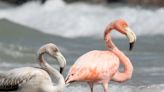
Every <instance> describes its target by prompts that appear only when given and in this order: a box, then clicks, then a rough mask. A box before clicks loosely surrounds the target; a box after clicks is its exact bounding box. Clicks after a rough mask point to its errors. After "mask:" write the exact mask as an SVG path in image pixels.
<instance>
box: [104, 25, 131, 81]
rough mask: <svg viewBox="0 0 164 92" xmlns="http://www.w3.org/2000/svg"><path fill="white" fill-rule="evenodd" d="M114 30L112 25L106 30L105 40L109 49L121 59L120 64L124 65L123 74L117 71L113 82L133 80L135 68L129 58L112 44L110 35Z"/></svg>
mask: <svg viewBox="0 0 164 92" xmlns="http://www.w3.org/2000/svg"><path fill="white" fill-rule="evenodd" d="M113 29H114V28H113V27H112V25H110V26H108V27H107V28H106V30H105V33H104V40H105V42H106V46H107V48H108V49H110V50H111V51H112V52H113V53H114V54H115V55H116V56H117V57H118V58H119V60H120V63H121V64H123V65H124V70H123V72H120V71H117V72H116V74H115V75H114V76H113V78H112V80H114V81H118V82H123V81H125V80H128V79H130V78H131V76H132V72H133V66H132V63H131V62H130V60H129V58H128V57H127V56H126V55H125V54H124V53H123V52H121V51H120V50H119V49H118V48H117V47H116V46H115V44H114V43H113V42H112V39H111V37H110V36H109V35H108V34H109V33H110V32H111V31H112V30H113Z"/></svg>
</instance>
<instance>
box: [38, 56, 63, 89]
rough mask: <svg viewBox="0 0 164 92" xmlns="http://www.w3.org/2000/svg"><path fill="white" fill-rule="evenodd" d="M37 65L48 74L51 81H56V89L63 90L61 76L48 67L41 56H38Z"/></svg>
mask: <svg viewBox="0 0 164 92" xmlns="http://www.w3.org/2000/svg"><path fill="white" fill-rule="evenodd" d="M38 60H39V64H40V66H41V68H42V69H44V70H45V71H47V72H48V74H49V75H50V76H51V78H52V79H56V80H58V85H56V88H61V89H63V88H64V85H65V81H64V78H63V76H62V75H61V74H60V73H59V72H58V71H57V70H56V69H54V68H53V67H52V66H51V65H49V64H48V63H47V62H46V60H45V59H44V56H43V54H40V55H39V58H38Z"/></svg>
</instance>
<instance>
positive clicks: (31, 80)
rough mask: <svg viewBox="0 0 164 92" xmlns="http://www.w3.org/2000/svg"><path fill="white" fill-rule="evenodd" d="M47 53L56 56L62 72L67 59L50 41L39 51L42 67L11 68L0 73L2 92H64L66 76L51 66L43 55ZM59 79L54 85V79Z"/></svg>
mask: <svg viewBox="0 0 164 92" xmlns="http://www.w3.org/2000/svg"><path fill="white" fill-rule="evenodd" d="M45 53H47V54H49V55H50V56H52V57H54V58H56V59H57V60H58V62H59V64H60V69H61V70H60V72H62V70H63V68H64V67H65V65H66V60H65V58H64V57H63V55H62V54H61V53H60V51H59V49H58V48H57V47H56V45H54V44H52V43H49V44H46V45H44V46H42V47H41V48H40V49H39V51H38V61H39V64H40V66H41V67H40V68H34V67H22V68H16V69H12V70H9V71H7V72H5V73H1V74H0V91H1V92H2V91H3V92H6V91H7V92H8V91H12V92H62V91H63V89H64V85H65V82H64V78H63V76H62V75H61V74H60V73H59V72H58V70H56V69H54V68H53V67H52V66H50V65H49V64H48V63H47V62H46V61H45V60H44V59H43V55H44V54H45ZM54 78H55V79H56V80H58V83H57V85H55V86H54V85H53V84H54V83H53V82H52V79H54Z"/></svg>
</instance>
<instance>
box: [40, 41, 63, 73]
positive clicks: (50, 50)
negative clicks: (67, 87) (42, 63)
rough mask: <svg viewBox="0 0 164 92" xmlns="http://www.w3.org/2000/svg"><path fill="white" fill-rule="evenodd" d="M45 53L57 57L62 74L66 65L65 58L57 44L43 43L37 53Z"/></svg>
mask: <svg viewBox="0 0 164 92" xmlns="http://www.w3.org/2000/svg"><path fill="white" fill-rule="evenodd" d="M44 53H47V54H48V55H50V56H51V57H53V58H55V59H57V61H58V63H59V65H60V73H61V74H62V72H63V69H64V67H65V66H66V59H65V58H64V56H63V55H62V54H61V52H60V50H59V49H58V48H57V46H56V45H55V44H53V43H48V44H46V45H43V46H42V47H41V48H40V49H39V52H38V55H41V54H44Z"/></svg>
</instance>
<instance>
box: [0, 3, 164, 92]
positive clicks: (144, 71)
mask: <svg viewBox="0 0 164 92" xmlns="http://www.w3.org/2000/svg"><path fill="white" fill-rule="evenodd" d="M10 7H12V8H1V9H0V19H1V20H0V63H1V64H0V72H4V71H6V70H9V69H12V68H16V67H23V66H38V64H37V59H36V52H37V50H38V48H39V47H40V46H42V45H43V44H45V43H48V42H52V43H55V44H56V45H57V46H58V47H59V48H60V49H61V51H62V53H63V54H64V56H65V57H66V59H67V62H68V65H67V67H66V69H65V71H64V76H66V73H67V72H68V70H69V67H70V66H71V65H72V64H73V63H74V61H75V60H76V59H77V58H78V57H79V56H80V55H82V54H84V53H86V52H88V51H90V50H94V49H98V50H105V49H106V48H105V45H104V41H103V39H102V38H103V32H104V29H105V27H106V25H107V24H108V23H109V22H110V21H112V20H114V19H116V18H124V19H126V20H127V21H128V22H129V25H130V27H131V28H132V29H133V30H134V31H135V33H136V34H137V37H138V39H137V42H136V44H135V48H134V50H133V51H132V52H129V51H128V42H127V40H126V39H125V38H124V37H123V36H121V35H119V34H118V33H117V32H112V36H113V37H114V38H113V40H114V42H115V43H116V45H117V46H118V47H119V48H120V49H121V50H122V51H123V52H124V53H125V54H126V55H127V56H128V57H129V58H130V60H131V61H132V63H133V65H134V74H133V78H132V79H131V80H130V81H128V82H125V83H121V84H119V83H115V82H111V83H110V85H109V88H110V91H111V92H120V91H123V92H139V91H140V92H164V79H163V76H164V67H163V66H164V62H163V55H164V48H163V47H164V43H163V40H164V36H163V35H164V32H163V29H164V25H163V24H164V19H163V15H164V8H159V9H143V8H141V7H139V6H136V7H129V6H125V5H121V4H115V5H109V6H107V5H90V4H85V3H74V4H66V3H64V2H62V1H60V0H55V1H53V0H50V1H48V2H47V3H46V4H45V5H43V6H42V5H40V4H39V3H37V2H29V3H26V4H24V5H22V6H19V7H14V6H10ZM19 24H21V25H19ZM47 60H48V61H49V63H51V64H52V65H53V66H54V67H56V68H58V66H57V65H56V64H57V63H54V62H53V60H51V59H49V58H47ZM79 89H81V90H79ZM94 90H95V92H99V91H102V87H101V86H99V85H97V86H96V87H95V89H94ZM68 91H69V92H84V91H89V88H88V86H87V85H86V84H85V83H80V85H79V84H77V83H75V84H72V85H70V86H69V87H67V88H66V89H65V92H68Z"/></svg>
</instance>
